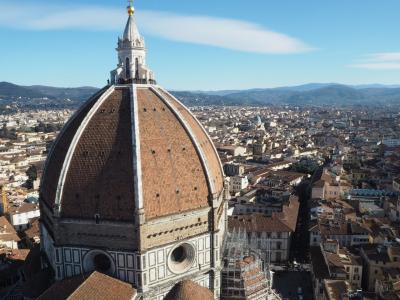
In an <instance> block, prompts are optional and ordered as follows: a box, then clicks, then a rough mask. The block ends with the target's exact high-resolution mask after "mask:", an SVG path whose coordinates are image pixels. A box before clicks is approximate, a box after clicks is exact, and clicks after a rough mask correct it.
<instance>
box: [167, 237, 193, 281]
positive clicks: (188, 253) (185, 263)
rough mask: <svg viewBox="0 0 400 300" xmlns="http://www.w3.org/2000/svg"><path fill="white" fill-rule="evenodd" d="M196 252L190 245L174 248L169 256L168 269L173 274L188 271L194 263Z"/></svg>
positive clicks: (185, 244)
mask: <svg viewBox="0 0 400 300" xmlns="http://www.w3.org/2000/svg"><path fill="white" fill-rule="evenodd" d="M195 254H196V251H195V249H194V247H193V246H192V245H191V244H188V243H184V244H181V245H179V246H177V247H175V248H174V249H173V250H172V251H171V252H170V254H169V258H168V267H169V269H170V270H171V271H172V272H173V273H175V274H181V273H184V272H186V271H187V270H189V269H190V268H191V267H192V266H193V263H194V259H195Z"/></svg>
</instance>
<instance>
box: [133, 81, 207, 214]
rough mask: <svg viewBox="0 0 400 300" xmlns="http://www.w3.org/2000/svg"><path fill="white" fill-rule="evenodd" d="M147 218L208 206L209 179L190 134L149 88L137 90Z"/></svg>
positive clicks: (144, 201)
mask: <svg viewBox="0 0 400 300" xmlns="http://www.w3.org/2000/svg"><path fill="white" fill-rule="evenodd" d="M137 98H138V111H139V128H140V133H139V136H140V148H141V161H142V187H143V204H144V209H145V215H146V218H149V219H151V218H155V217H159V216H164V215H170V214H175V213H179V212H182V211H187V210H191V209H196V208H202V207H207V206H208V205H209V204H208V195H209V194H210V192H209V190H208V187H207V178H206V174H205V171H204V169H203V166H202V164H201V160H200V158H199V156H198V154H197V152H196V149H195V146H194V145H193V143H192V141H191V139H190V137H189V135H188V133H187V132H186V130H185V128H184V127H183V125H182V124H181V123H180V122H179V120H178V118H177V117H176V116H175V115H174V113H173V112H172V111H171V110H170V109H169V108H168V106H167V105H166V104H165V103H164V102H163V101H162V100H161V99H160V98H159V97H158V96H157V95H156V94H155V93H154V92H153V91H151V90H150V89H148V88H139V89H138V91H137Z"/></svg>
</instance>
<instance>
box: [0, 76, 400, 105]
mask: <svg viewBox="0 0 400 300" xmlns="http://www.w3.org/2000/svg"><path fill="white" fill-rule="evenodd" d="M97 90H98V88H96V87H78V88H58V87H49V86H41V85H34V86H20V85H16V84H12V83H9V82H0V108H2V107H3V108H4V105H10V104H13V105H17V106H18V107H28V108H31V107H38V108H40V107H49V108H51V107H76V106H79V105H80V103H82V101H85V100H86V99H88V98H89V97H90V96H91V95H92V94H94V93H95V92H96V91H97ZM172 93H173V94H174V95H175V96H176V97H177V98H179V99H180V100H181V101H182V102H183V103H184V104H186V105H188V106H199V105H226V106H265V105H296V106H299V105H300V106H301V105H316V106H323V105H399V104H400V85H390V86H386V85H379V84H372V85H359V86H349V85H341V84H336V83H310V84H305V85H300V86H292V87H278V88H269V89H249V90H224V91H172Z"/></svg>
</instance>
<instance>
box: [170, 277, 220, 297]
mask: <svg viewBox="0 0 400 300" xmlns="http://www.w3.org/2000/svg"><path fill="white" fill-rule="evenodd" d="M213 299H214V295H213V293H212V292H211V291H210V290H209V289H207V288H205V287H202V286H200V285H198V284H197V283H194V282H193V281H190V280H184V281H181V282H178V283H177V284H176V285H175V286H174V287H173V288H172V290H171V291H170V292H169V293H168V294H167V295H166V296H165V298H164V300H213Z"/></svg>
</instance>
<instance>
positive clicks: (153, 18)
mask: <svg viewBox="0 0 400 300" xmlns="http://www.w3.org/2000/svg"><path fill="white" fill-rule="evenodd" d="M21 7H22V9H21ZM0 11H1V14H0V26H2V27H13V28H17V29H23V30H61V29H84V30H120V31H122V29H123V24H124V22H125V18H124V16H125V15H124V14H123V12H122V10H121V9H116V8H114V7H99V6H70V7H60V6H55V5H48V6H43V5H42V6H40V5H38V6H24V5H22V6H21V5H19V4H15V5H6V4H4V3H3V4H0ZM138 22H139V27H140V29H141V30H142V31H143V32H144V33H146V34H151V35H153V36H158V37H161V38H164V39H168V40H173V41H179V42H186V43H194V44H202V45H210V46H215V47H220V48H226V49H231V50H237V51H244V52H254V53H265V54H290V53H301V52H307V51H311V50H313V48H312V47H310V46H308V45H306V44H305V43H304V42H302V41H300V40H299V39H296V38H293V37H290V36H288V35H285V34H283V33H279V32H274V31H271V30H268V29H266V28H263V27H262V26H260V25H258V24H254V23H250V22H244V21H239V20H234V19H224V18H214V17H208V16H183V15H177V14H173V13H166V12H156V11H139V12H138Z"/></svg>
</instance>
